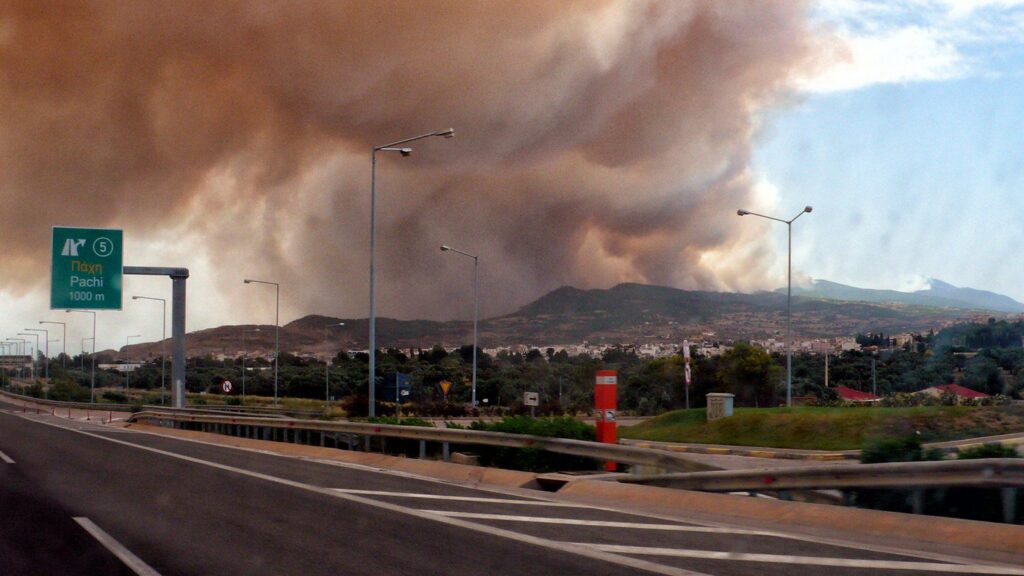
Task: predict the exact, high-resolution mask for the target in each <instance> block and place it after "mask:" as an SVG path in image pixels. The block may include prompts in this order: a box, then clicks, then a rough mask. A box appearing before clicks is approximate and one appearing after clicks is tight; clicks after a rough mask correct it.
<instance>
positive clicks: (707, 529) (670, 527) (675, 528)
mask: <svg viewBox="0 0 1024 576" xmlns="http://www.w3.org/2000/svg"><path fill="white" fill-rule="evenodd" d="M423 512H427V513H429V514H437V515H438V516H444V517H446V518H472V519H475V520H503V521H506V522H532V523H535V524H564V525H570V526H599V527H602V528H633V529H637V530H667V531H672V532H703V533H710V534H743V535H746V536H775V533H774V532H762V531H759V530H744V529H741V528H713V527H711V526H684V525H681V524H644V523H640V522H611V521H608V520H579V519H576V518H545V517H541V516H514V515H510V514H483V513H479V512H450V511H448V510H423Z"/></svg>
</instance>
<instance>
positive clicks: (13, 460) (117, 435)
mask: <svg viewBox="0 0 1024 576" xmlns="http://www.w3.org/2000/svg"><path fill="white" fill-rule="evenodd" d="M648 573H650V574H679V575H683V574H728V575H747V574H749V575H757V576H773V575H783V574H794V575H795V574H829V575H830V576H846V575H851V576H852V575H865V576H866V575H868V574H872V575H874V574H892V575H897V574H899V575H914V576H917V575H921V576H923V575H930V574H936V575H937V574H1019V575H1022V576H1024V569H1020V568H1014V567H1007V566H990V565H980V564H978V563H974V562H967V561H963V560H959V559H956V558H947V557H937V556H934V555H922V554H919V553H915V552H913V551H903V550H891V549H881V548H873V549H865V548H864V547H862V546H860V545H855V544H845V543H842V542H835V541H831V540H830V541H822V540H820V539H814V538H808V537H801V536H791V535H785V534H782V533H779V532H765V531H758V530H746V529H743V528H742V527H733V526H709V525H702V524H697V523H689V522H684V521H680V520H672V519H665V518H654V517H650V516H645V515H642V514H636V513H630V512H629V511H628V510H614V509H598V508H594V507H588V506H581V505H578V504H573V503H570V502H565V501H559V500H557V496H555V495H550V494H546V493H542V492H538V493H536V495H535V496H531V495H530V494H528V493H527V492H526V491H523V490H505V491H499V490H496V489H487V490H482V489H474V488H470V487H466V486H461V485H456V484H451V483H444V482H439V481H435V480H430V479H425V478H418V477H413V476H410V475H407V474H398V473H393V472H387V471H380V470H375V469H370V468H366V467H361V466H355V465H350V464H339V463H337V462H320V461H313V460H308V459H299V458H290V457H283V456H278V455H273V454H266V453H262V452H257V451H252V450H240V449H235V448H227V447H221V446H214V445H210V444H205V443H201V442H195V441H188V440H181V439H176V438H167V437H162V436H157V435H154V434H147V433H143V432H134V431H129V430H122V429H117V428H109V427H105V426H102V425H98V424H95V423H91V422H81V421H69V420H66V419H63V418H55V417H53V416H50V415H48V414H43V415H35V414H22V413H20V412H19V411H18V410H17V409H16V408H15V407H14V406H11V405H9V404H2V403H0V574H3V575H15V574H33V575H34V574H89V575H95V574H144V575H155V574H163V575H165V576H169V575H179V574H180V575H187V574H197V575H198V574H245V575H257V574H274V575H282V574H296V575H310V576H312V575H318V574H330V575H337V574H346V575H347V574H373V575H380V574H401V575H406V574H408V575H416V576H421V575H430V574H444V575H448V576H456V575H480V574H485V575H488V576H496V575H503V574H531V575H533V574H536V575H543V574H551V575H556V574H557V575H570V574H586V575H597V574H648Z"/></svg>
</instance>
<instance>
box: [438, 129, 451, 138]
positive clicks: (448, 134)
mask: <svg viewBox="0 0 1024 576" xmlns="http://www.w3.org/2000/svg"><path fill="white" fill-rule="evenodd" d="M434 136H441V137H442V138H454V137H455V128H449V129H447V130H445V131H444V132H437V133H436V134H434Z"/></svg>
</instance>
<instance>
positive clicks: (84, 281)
mask: <svg viewBox="0 0 1024 576" xmlns="http://www.w3.org/2000/svg"><path fill="white" fill-rule="evenodd" d="M123 252H124V234H123V232H122V231H121V230H111V229H105V228H65V227H60V226H54V228H53V235H52V246H51V249H50V254H51V265H50V308H52V309H55V310H56V309H62V310H75V309H77V310H120V309H121V284H122V282H121V280H122V274H123V262H124V258H123Z"/></svg>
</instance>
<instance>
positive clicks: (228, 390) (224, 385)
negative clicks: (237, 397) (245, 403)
mask: <svg viewBox="0 0 1024 576" xmlns="http://www.w3.org/2000/svg"><path fill="white" fill-rule="evenodd" d="M220 389H221V390H223V391H224V393H225V394H230V393H231V381H230V380H225V381H224V382H221V385H220Z"/></svg>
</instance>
